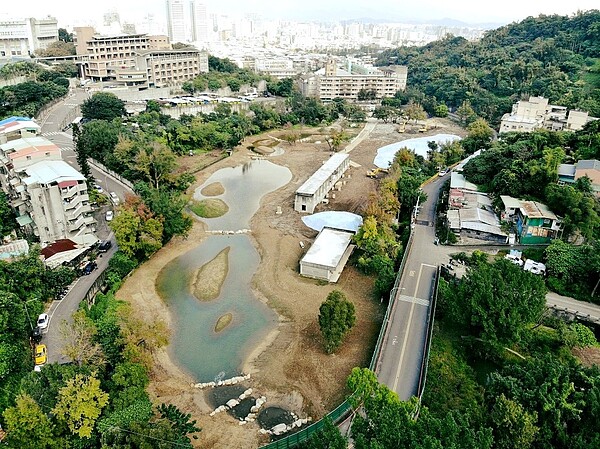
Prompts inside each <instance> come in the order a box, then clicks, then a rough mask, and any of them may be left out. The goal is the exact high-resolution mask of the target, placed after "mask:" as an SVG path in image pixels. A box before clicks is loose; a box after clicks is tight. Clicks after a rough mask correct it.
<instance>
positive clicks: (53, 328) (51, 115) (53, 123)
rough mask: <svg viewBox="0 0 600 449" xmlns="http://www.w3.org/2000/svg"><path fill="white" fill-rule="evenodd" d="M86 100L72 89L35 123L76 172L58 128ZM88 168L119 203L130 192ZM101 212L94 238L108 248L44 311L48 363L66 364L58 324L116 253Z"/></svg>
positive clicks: (66, 136)
mask: <svg viewBox="0 0 600 449" xmlns="http://www.w3.org/2000/svg"><path fill="white" fill-rule="evenodd" d="M87 98H88V94H87V93H86V92H85V91H83V90H82V89H74V90H72V91H71V92H70V93H69V95H68V96H67V97H65V99H63V100H62V101H60V102H59V103H58V104H56V105H55V106H53V107H52V108H51V109H50V110H49V111H48V112H47V113H44V115H43V116H42V117H40V119H39V120H38V122H39V124H40V125H41V127H42V136H44V137H46V138H47V139H48V140H50V141H51V142H53V143H54V144H55V145H57V146H58V147H59V148H60V149H61V156H62V159H63V160H64V161H66V162H67V163H69V164H70V165H71V166H73V167H74V168H76V169H77V170H79V166H78V165H77V158H76V155H75V152H74V151H73V137H72V134H71V131H70V130H68V132H64V131H62V129H61V126H62V125H63V124H64V123H65V122H66V123H70V122H71V121H72V120H73V119H74V118H75V116H77V115H79V105H80V104H81V103H83V101H85V100H86V99H87ZM91 169H92V175H93V176H94V178H95V179H96V181H97V182H98V183H99V184H101V185H102V187H103V188H104V190H105V191H107V192H108V191H110V192H116V193H117V195H118V196H119V197H120V198H121V200H122V199H123V198H124V197H125V193H126V192H131V191H130V190H129V189H128V188H127V187H126V186H124V185H123V184H121V183H120V182H118V181H117V180H116V179H114V178H112V177H110V176H109V175H106V174H104V173H103V172H101V171H99V170H96V169H95V168H93V167H91ZM104 212H105V210H104V208H102V209H100V211H99V213H96V219H97V220H98V224H97V226H96V235H97V237H98V238H100V239H110V240H111V241H112V244H113V245H112V248H110V250H109V251H107V252H106V253H104V254H101V255H100V256H99V257H98V258H97V259H96V262H97V264H98V268H97V269H96V270H94V271H93V272H92V273H91V274H90V275H88V276H81V277H80V278H79V279H77V281H75V283H74V284H73V285H72V286H71V288H70V290H69V292H68V293H67V295H65V297H64V298H63V299H62V300H59V301H53V302H52V304H51V306H50V310H49V311H48V315H49V317H50V322H49V324H48V328H47V329H46V331H45V333H44V337H43V343H44V344H45V345H46V346H47V348H48V362H49V363H65V362H68V361H69V360H68V359H67V358H66V357H65V356H64V354H63V352H64V346H65V341H64V339H63V336H62V333H61V330H60V328H61V323H62V322H64V321H66V322H67V323H70V322H71V320H72V315H73V312H74V311H75V310H77V308H78V307H79V303H80V302H81V301H82V300H83V299H84V298H85V295H86V294H87V292H88V290H89V289H90V287H91V286H92V285H93V283H94V281H95V280H96V279H97V278H98V276H100V274H101V273H102V272H103V271H104V270H105V269H106V268H107V267H108V261H109V260H110V258H111V257H112V255H113V254H114V253H115V252H116V250H117V248H116V242H115V239H114V236H113V234H112V233H111V232H110V229H109V227H108V224H107V223H106V221H105V219H104Z"/></svg>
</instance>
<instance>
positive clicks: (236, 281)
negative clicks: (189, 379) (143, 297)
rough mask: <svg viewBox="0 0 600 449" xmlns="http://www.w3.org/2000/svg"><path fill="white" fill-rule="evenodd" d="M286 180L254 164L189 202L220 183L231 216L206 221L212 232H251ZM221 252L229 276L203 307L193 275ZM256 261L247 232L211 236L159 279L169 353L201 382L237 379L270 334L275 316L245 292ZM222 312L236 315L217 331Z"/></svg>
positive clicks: (281, 171)
mask: <svg viewBox="0 0 600 449" xmlns="http://www.w3.org/2000/svg"><path fill="white" fill-rule="evenodd" d="M290 179H291V173H290V171H289V170H288V169H287V168H284V167H280V166H278V165H275V164H272V163H270V162H268V161H252V162H251V163H249V164H245V165H244V166H240V167H235V168H233V169H229V168H228V169H222V170H219V171H217V172H216V173H214V174H213V175H212V176H211V177H210V178H209V179H208V180H207V181H206V182H205V183H204V184H203V185H202V186H200V187H199V188H198V189H197V190H196V192H195V194H194V198H196V199H202V198H204V197H203V196H202V195H201V194H200V193H199V192H200V190H202V188H204V187H205V186H206V185H208V184H211V183H213V182H220V183H221V184H222V185H223V186H224V187H225V193H224V194H223V195H219V196H218V198H221V199H222V200H223V201H225V202H226V203H227V204H228V206H229V212H228V213H226V214H225V215H223V216H222V217H219V218H212V219H204V221H206V222H207V223H208V226H209V228H210V229H213V230H238V229H244V228H248V227H249V223H250V218H251V217H252V215H253V214H254V213H255V212H256V210H257V209H258V205H259V201H260V198H261V197H262V196H264V195H265V194H266V193H268V192H271V191H273V190H276V189H277V188H279V187H281V186H283V185H285V184H287V183H288V182H289V181H290ZM212 198H215V197H212ZM226 247H229V248H230V252H229V273H228V275H227V277H226V279H225V282H224V284H223V287H222V289H221V294H220V295H219V297H218V298H216V299H215V300H213V301H207V302H201V301H199V300H198V299H197V298H196V297H194V296H193V294H192V292H191V289H190V282H191V278H192V276H193V275H194V273H195V272H196V270H197V269H198V268H199V267H201V266H202V265H204V264H205V263H207V262H208V261H210V260H211V259H213V258H214V257H215V256H216V255H217V254H218V253H219V252H220V251H222V250H223V249H224V248H226ZM259 262H260V257H259V255H258V252H257V251H256V249H255V248H254V246H253V245H252V242H251V241H250V238H249V237H248V235H246V234H236V235H213V236H210V237H208V238H206V239H205V240H204V241H203V242H202V243H201V244H200V245H198V246H196V247H195V248H193V249H191V250H190V251H188V252H187V253H185V254H183V255H181V256H179V257H177V258H176V259H174V260H173V261H171V262H170V263H169V264H167V265H166V266H165V268H164V269H163V270H162V271H161V273H160V274H159V276H158V278H157V280H156V287H157V290H158V292H159V294H160V295H161V297H162V298H163V299H164V301H165V303H166V304H167V305H168V307H169V309H170V311H171V313H172V316H173V318H174V328H175V329H174V334H173V337H172V339H171V345H170V348H169V349H170V351H171V356H172V357H173V359H174V360H175V361H176V362H177V363H178V364H179V365H180V366H181V367H182V368H183V369H184V370H186V371H187V372H189V373H190V374H191V375H192V376H193V377H194V378H195V379H196V380H197V381H198V382H207V381H211V380H214V379H225V378H229V377H232V376H235V375H237V374H239V373H240V371H241V365H242V363H243V361H244V359H245V358H246V356H247V355H248V354H249V353H250V352H251V351H252V350H253V349H254V348H255V347H256V345H257V344H258V343H259V342H260V341H261V339H263V338H264V337H266V335H267V334H268V333H269V332H270V331H271V330H272V329H274V327H275V325H276V323H277V315H276V314H275V313H274V312H273V311H272V310H271V309H269V308H268V307H267V306H266V305H265V304H263V303H262V302H261V301H259V300H258V299H257V298H256V297H254V295H253V294H252V291H251V288H250V285H251V279H252V276H253V275H254V272H255V271H256V269H257V268H258V264H259ZM226 313H231V314H232V315H233V320H232V322H231V324H230V325H229V326H227V327H226V328H225V329H224V330H223V331H222V332H219V333H216V332H214V328H215V324H216V322H217V321H218V319H219V317H221V316H223V315H225V314H226Z"/></svg>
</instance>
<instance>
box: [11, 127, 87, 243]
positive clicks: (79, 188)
mask: <svg viewBox="0 0 600 449" xmlns="http://www.w3.org/2000/svg"><path fill="white" fill-rule="evenodd" d="M0 187H1V188H2V190H3V191H4V192H5V193H6V194H7V196H8V200H9V204H10V206H11V207H12V208H13V210H14V211H15V213H16V215H17V223H18V224H19V225H20V226H21V227H22V228H23V230H24V231H25V232H27V233H30V234H32V235H35V236H37V237H38V238H39V239H40V243H41V244H42V245H46V244H49V243H52V242H54V241H55V240H58V239H62V238H72V237H75V236H81V235H85V234H91V233H92V232H93V231H94V224H95V220H94V218H93V217H92V216H91V211H92V210H91V206H90V204H89V196H88V193H87V184H86V181H85V178H84V176H83V175H81V174H80V173H79V172H78V171H77V170H75V169H74V168H73V167H71V166H70V165H69V164H67V163H66V162H64V161H62V160H61V155H60V149H59V148H58V147H57V146H56V145H54V144H53V143H52V142H50V141H49V140H47V139H45V138H43V137H32V138H22V139H18V140H12V141H8V142H6V143H4V144H1V145H0Z"/></svg>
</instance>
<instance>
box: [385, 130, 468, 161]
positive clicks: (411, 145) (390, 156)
mask: <svg viewBox="0 0 600 449" xmlns="http://www.w3.org/2000/svg"><path fill="white" fill-rule="evenodd" d="M455 140H460V137H459V136H456V135H454V134H436V135H435V136H425V137H417V138H415V139H407V140H402V141H400V142H395V143H391V144H389V145H386V146H384V147H381V148H379V149H378V150H377V156H375V160H374V161H373V163H374V164H375V165H376V166H377V167H379V168H388V167H389V166H390V164H391V163H392V162H393V161H394V156H395V154H396V153H397V152H398V150H399V149H400V148H408V149H409V150H413V151H414V152H415V153H416V154H418V155H420V156H423V157H424V158H427V151H429V147H428V146H427V144H428V143H429V142H431V141H433V142H435V143H437V144H444V143H448V142H454V141H455Z"/></svg>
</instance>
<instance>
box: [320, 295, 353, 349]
mask: <svg viewBox="0 0 600 449" xmlns="http://www.w3.org/2000/svg"><path fill="white" fill-rule="evenodd" d="M355 322H356V312H355V309H354V304H352V302H350V301H348V299H346V295H344V294H343V293H342V292H341V291H339V290H333V291H332V292H331V293H329V294H328V295H327V299H326V300H325V302H323V304H321V307H319V327H320V328H321V333H322V334H323V339H324V346H325V350H326V351H327V353H328V354H331V353H332V352H335V350H336V349H337V348H339V347H340V345H341V344H342V341H343V339H344V337H345V336H346V334H347V333H348V332H349V331H350V329H352V326H354V323H355Z"/></svg>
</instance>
